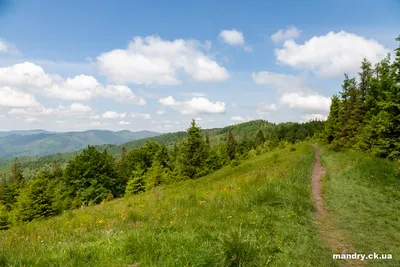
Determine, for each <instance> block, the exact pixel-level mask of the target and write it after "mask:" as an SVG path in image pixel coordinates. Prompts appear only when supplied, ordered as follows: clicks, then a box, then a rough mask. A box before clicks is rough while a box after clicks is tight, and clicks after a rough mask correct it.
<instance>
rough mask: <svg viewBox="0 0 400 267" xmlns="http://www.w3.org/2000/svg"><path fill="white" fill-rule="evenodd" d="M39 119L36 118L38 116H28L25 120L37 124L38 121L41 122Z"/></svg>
mask: <svg viewBox="0 0 400 267" xmlns="http://www.w3.org/2000/svg"><path fill="white" fill-rule="evenodd" d="M39 121H40V120H39V119H36V118H27V119H26V120H25V122H27V123H32V124H36V123H39Z"/></svg>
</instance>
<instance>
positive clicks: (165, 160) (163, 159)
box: [153, 143, 170, 168]
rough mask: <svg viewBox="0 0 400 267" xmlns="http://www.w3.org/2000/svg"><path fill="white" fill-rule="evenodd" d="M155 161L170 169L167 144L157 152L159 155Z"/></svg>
mask: <svg viewBox="0 0 400 267" xmlns="http://www.w3.org/2000/svg"><path fill="white" fill-rule="evenodd" d="M155 160H156V161H158V162H159V163H160V165H161V166H162V168H169V167H170V162H169V161H170V159H169V152H168V147H167V145H166V144H165V143H163V144H162V145H161V147H160V149H159V150H158V151H157V153H156V155H155ZM153 164H154V163H153Z"/></svg>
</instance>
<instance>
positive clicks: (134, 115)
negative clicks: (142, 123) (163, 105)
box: [129, 113, 151, 120]
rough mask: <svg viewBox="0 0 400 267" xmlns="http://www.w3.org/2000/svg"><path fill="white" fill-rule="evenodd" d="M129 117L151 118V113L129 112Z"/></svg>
mask: <svg viewBox="0 0 400 267" xmlns="http://www.w3.org/2000/svg"><path fill="white" fill-rule="evenodd" d="M129 117H130V118H134V119H142V120H151V116H150V114H142V113H131V114H129Z"/></svg>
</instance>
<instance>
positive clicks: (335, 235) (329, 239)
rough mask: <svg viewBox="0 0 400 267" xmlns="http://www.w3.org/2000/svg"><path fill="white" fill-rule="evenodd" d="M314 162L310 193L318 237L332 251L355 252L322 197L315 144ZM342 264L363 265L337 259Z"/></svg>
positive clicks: (318, 161)
mask: <svg viewBox="0 0 400 267" xmlns="http://www.w3.org/2000/svg"><path fill="white" fill-rule="evenodd" d="M312 146H313V148H314V150H315V164H314V168H313V172H312V182H311V183H312V195H313V198H314V202H315V206H316V208H317V211H316V212H315V213H314V216H315V219H316V222H317V228H318V231H319V234H320V237H321V238H322V240H323V241H324V243H325V244H326V245H327V246H328V247H330V248H331V251H332V253H340V254H342V253H355V252H356V250H355V249H354V248H353V247H351V245H350V244H348V243H347V242H346V240H345V238H344V234H343V233H342V232H341V231H340V229H338V228H337V227H336V225H335V223H334V220H333V218H332V215H331V214H330V213H329V212H328V211H327V209H326V208H325V206H324V203H323V199H322V177H323V176H324V175H325V170H324V169H323V167H322V166H321V158H320V151H319V149H318V147H317V146H316V145H314V144H313V145H312ZM338 261H339V263H341V265H342V266H363V265H362V262H361V261H360V260H338Z"/></svg>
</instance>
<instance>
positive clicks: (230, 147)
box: [226, 130, 236, 160]
mask: <svg viewBox="0 0 400 267" xmlns="http://www.w3.org/2000/svg"><path fill="white" fill-rule="evenodd" d="M226 152H227V154H228V157H229V159H230V160H233V159H234V158H235V155H236V141H235V138H234V137H233V134H232V131H230V130H229V132H228V135H227V137H226Z"/></svg>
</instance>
